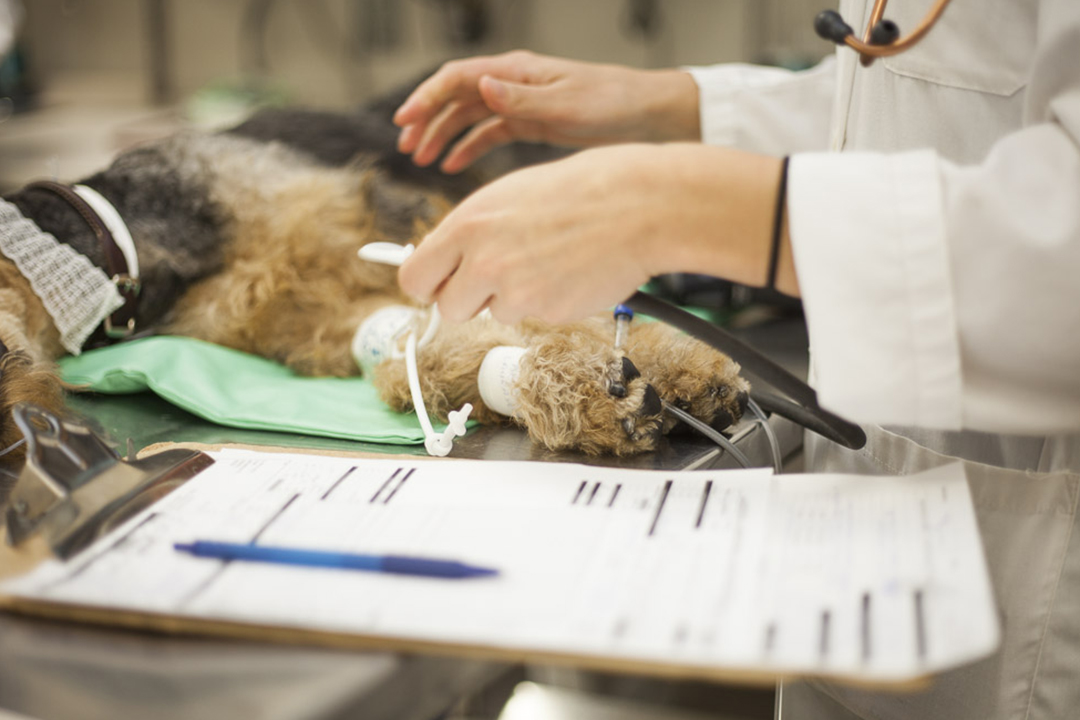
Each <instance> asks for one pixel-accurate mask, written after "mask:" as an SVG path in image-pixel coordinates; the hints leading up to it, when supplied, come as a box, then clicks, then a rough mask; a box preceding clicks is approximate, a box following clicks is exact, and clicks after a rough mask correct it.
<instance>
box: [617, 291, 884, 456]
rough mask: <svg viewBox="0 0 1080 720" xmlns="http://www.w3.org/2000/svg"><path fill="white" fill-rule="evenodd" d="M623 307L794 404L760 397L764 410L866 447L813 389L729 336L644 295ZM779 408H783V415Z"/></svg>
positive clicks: (863, 439)
mask: <svg viewBox="0 0 1080 720" xmlns="http://www.w3.org/2000/svg"><path fill="white" fill-rule="evenodd" d="M625 304H626V305H628V306H629V307H630V309H632V310H633V311H634V312H636V313H641V314H642V315H648V316H650V317H654V318H656V319H657V320H663V321H664V322H666V323H667V324H668V325H673V326H675V327H677V328H679V329H680V330H682V331H684V332H686V333H689V334H690V335H692V336H693V337H695V338H697V339H698V340H701V341H702V342H704V343H706V344H708V345H710V346H712V347H714V348H716V349H717V350H719V351H720V352H722V353H724V354H726V355H728V356H730V357H731V359H733V360H734V361H735V362H737V363H739V364H740V365H742V366H743V368H745V369H746V370H748V371H749V372H751V373H753V374H754V375H756V376H757V377H758V378H760V379H761V380H764V381H765V382H766V383H768V384H769V385H772V386H773V387H774V388H776V389H777V390H779V391H780V392H782V393H784V394H785V395H787V396H789V397H791V398H792V399H793V400H794V401H795V402H794V403H792V402H790V401H786V400H782V399H781V398H776V397H771V396H770V400H768V401H766V402H762V399H763V396H755V399H757V400H758V403H759V404H760V405H761V406H762V407H763V408H765V407H766V403H767V402H770V401H771V406H772V408H774V411H775V412H776V413H777V414H778V415H781V416H782V417H786V418H788V419H790V420H793V421H795V422H797V423H799V424H800V425H802V426H803V427H805V428H807V429H808V430H812V431H814V432H816V433H818V434H819V435H822V436H824V437H826V438H828V439H829V440H832V441H833V442H837V443H839V444H841V445H843V446H844V447H847V448H851V449H852V450H858V449H859V448H861V447H862V446H864V445H865V444H866V433H864V432H863V430H862V428H860V427H859V426H858V425H855V424H854V423H850V422H848V421H847V420H844V419H843V418H841V417H839V416H837V415H834V414H833V413H831V412H829V411H828V410H824V409H823V408H822V407H821V406H820V405H818V401H817V393H816V392H814V389H813V388H812V387H810V386H809V385H807V384H806V383H804V382H803V381H802V380H800V379H799V378H797V377H795V376H794V375H792V374H791V373H789V372H788V371H787V370H785V369H784V368H782V367H780V366H779V365H777V364H776V363H775V362H773V361H772V360H770V359H769V358H767V357H765V356H764V355H762V354H761V353H759V352H758V351H757V350H755V349H753V348H752V347H750V346H749V345H747V344H746V343H744V342H743V341H741V340H739V339H738V338H736V337H734V336H733V335H731V334H730V333H728V332H725V331H724V330H722V329H721V328H719V327H717V326H716V325H713V324H712V323H710V322H707V321H705V320H702V319H701V318H699V317H697V316H696V315H692V314H690V313H688V312H686V311H685V310H683V309H681V308H678V307H675V306H674V305H672V304H671V303H668V302H665V301H663V300H661V299H659V298H656V297H653V296H652V295H647V294H645V293H643V292H636V293H634V294H633V296H631V297H630V299H629V300H627V301H626V303H625ZM779 408H783V412H781V410H780V409H779ZM766 409H768V408H766ZM785 413H786V414H785Z"/></svg>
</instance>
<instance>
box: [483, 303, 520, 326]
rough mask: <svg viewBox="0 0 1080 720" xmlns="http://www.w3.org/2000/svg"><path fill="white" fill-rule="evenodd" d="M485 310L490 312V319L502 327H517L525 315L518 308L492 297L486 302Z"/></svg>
mask: <svg viewBox="0 0 1080 720" xmlns="http://www.w3.org/2000/svg"><path fill="white" fill-rule="evenodd" d="M487 309H488V310H490V311H491V317H493V318H495V319H496V320H498V321H499V322H500V323H502V324H503V325H517V324H518V323H519V322H521V321H522V320H523V319H524V318H525V314H524V313H523V312H522V311H521V309H520V308H518V307H515V306H511V305H510V304H509V303H507V302H505V301H503V300H502V299H501V298H500V297H498V296H495V297H492V298H491V299H490V300H489V301H488V306H487Z"/></svg>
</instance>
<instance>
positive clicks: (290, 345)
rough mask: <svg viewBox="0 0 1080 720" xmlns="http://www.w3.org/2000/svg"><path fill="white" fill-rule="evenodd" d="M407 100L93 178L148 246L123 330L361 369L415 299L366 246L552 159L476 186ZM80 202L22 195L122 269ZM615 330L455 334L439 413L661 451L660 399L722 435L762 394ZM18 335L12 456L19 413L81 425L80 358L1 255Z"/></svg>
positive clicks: (545, 438)
mask: <svg viewBox="0 0 1080 720" xmlns="http://www.w3.org/2000/svg"><path fill="white" fill-rule="evenodd" d="M403 97H404V95H402V96H401V97H393V98H386V99H384V100H383V101H381V102H376V103H373V104H371V105H369V106H367V107H365V108H363V109H362V110H360V111H358V112H355V113H349V114H334V113H324V112H315V111H306V110H296V109H293V110H267V111H263V112H262V113H260V114H257V115H255V116H254V117H253V118H252V119H250V120H248V121H247V122H245V123H243V124H241V125H240V126H238V127H236V128H233V129H232V130H229V131H226V132H221V133H197V132H184V133H181V134H178V135H175V136H173V137H169V138H167V139H164V140H161V141H157V142H152V143H149V144H146V145H142V146H139V147H135V148H133V149H131V150H128V151H126V152H124V153H122V154H120V155H119V156H118V157H117V158H116V159H115V161H114V162H113V163H112V165H110V166H109V167H108V168H106V169H105V170H102V171H101V172H99V173H97V174H94V175H92V176H90V177H88V178H86V179H84V180H82V181H81V182H80V184H82V185H85V186H88V187H90V188H92V189H93V190H95V191H97V193H99V194H100V195H101V196H103V197H104V198H106V199H107V200H108V201H109V202H110V203H111V204H112V205H113V206H114V207H115V209H116V210H117V211H118V212H119V215H120V216H121V217H122V219H123V221H124V223H126V225H127V227H128V229H129V230H130V233H131V236H132V238H133V240H134V245H135V249H136V250H137V255H138V265H139V267H140V273H139V284H140V285H141V287H139V288H138V289H137V292H136V289H135V288H131V287H122V288H121V289H123V290H125V291H126V292H125V293H124V295H125V297H126V298H127V300H128V304H127V305H126V307H125V308H123V309H121V310H120V311H118V312H119V313H120V314H122V315H124V316H125V317H127V318H128V320H130V322H131V326H132V327H131V328H126V327H121V328H119V329H120V330H121V332H120V333H119V334H124V332H125V331H126V330H128V329H133V330H134V332H135V333H136V334H140V335H141V334H145V333H147V332H153V333H158V334H177V335H186V336H190V337H193V338H198V339H201V340H205V341H209V342H212V343H217V344H220V345H224V346H227V347H230V348H235V349H237V350H241V351H244V352H248V353H254V354H256V355H260V356H263V357H266V358H270V359H272V360H276V361H278V362H281V363H283V364H285V365H287V366H288V367H290V368H291V369H293V370H294V371H296V372H297V373H299V374H302V375H309V376H336V377H345V376H351V375H357V374H359V373H360V372H361V370H360V368H359V366H358V363H357V360H356V359H355V357H354V353H353V350H352V346H353V340H354V336H355V335H356V334H357V330H358V328H359V327H360V326H361V324H362V323H363V322H364V321H365V320H366V319H368V318H369V317H371V316H372V315H373V314H375V313H377V312H378V311H380V310H383V309H385V308H387V307H390V306H411V305H413V303H412V301H411V300H410V299H409V298H407V297H406V296H405V295H404V294H403V293H402V292H401V291H400V290H399V289H398V287H397V284H396V268H394V267H391V266H387V265H382V264H378V263H372V262H366V261H364V260H361V259H360V258H359V257H357V249H358V248H360V247H361V246H363V245H365V244H367V243H371V242H393V243H398V244H404V243H418V242H420V241H421V239H422V238H423V236H424V234H425V232H426V230H427V229H430V228H431V227H433V226H434V225H435V224H436V223H437V222H438V221H439V219H440V217H441V216H442V215H444V214H445V213H446V212H447V211H448V210H449V209H450V208H451V207H452V206H453V204H454V202H455V201H457V200H460V199H461V198H463V197H464V196H465V195H466V194H468V193H469V192H470V191H472V190H474V189H475V188H476V187H478V186H479V185H480V184H481V183H483V182H485V181H486V180H488V179H490V178H492V177H494V176H497V175H498V174H500V173H501V172H505V171H506V170H512V169H513V168H514V167H516V166H520V165H522V164H527V163H529V162H531V161H535V160H536V159H537V158H536V157H529V154H530V153H533V154H537V155H539V159H541V160H543V159H547V158H548V157H549V154H548V152H549V151H548V150H546V149H544V148H536V147H532V146H519V147H516V148H508V149H506V150H505V151H504V152H503V153H502V157H501V158H500V157H492V158H490V159H488V160H486V161H485V162H484V163H482V164H481V166H480V167H478V168H475V169H473V170H471V171H469V172H467V173H464V174H462V175H457V176H448V175H444V174H441V173H439V172H438V171H436V170H431V169H423V168H418V167H416V166H414V165H413V164H412V163H411V162H410V161H409V159H408V158H406V157H404V156H402V155H400V154H399V153H398V152H397V151H396V150H395V139H396V131H395V128H394V127H393V126H392V125H391V123H390V122H389V117H390V114H391V113H392V110H393V108H395V107H396V106H397V103H398V101H399V100H400V99H402V98H403ZM69 196H70V192H65V191H64V190H63V189H59V190H58V189H57V188H56V187H52V186H41V185H34V184H32V185H29V186H27V187H25V188H23V189H21V190H19V191H17V192H15V193H13V194H11V195H10V196H8V198H7V199H8V200H9V201H10V202H12V203H14V204H15V205H16V206H17V207H18V208H19V210H20V211H21V213H22V214H23V215H24V216H26V217H27V218H29V219H31V220H32V221H33V222H34V223H36V224H37V225H38V226H39V227H40V228H41V229H42V230H44V231H46V232H48V233H51V234H52V235H53V236H55V237H56V238H57V239H58V240H59V241H61V242H63V243H66V244H67V245H69V246H70V247H72V248H74V249H76V250H78V251H79V252H80V253H82V254H83V255H85V256H86V257H87V258H88V259H89V260H90V261H91V262H93V263H94V264H95V265H97V266H98V267H101V268H103V269H108V268H110V267H111V266H110V258H109V257H108V256H107V254H106V251H105V250H104V249H103V248H102V247H101V242H100V239H99V237H98V236H97V235H95V232H94V231H93V230H92V225H93V223H94V221H95V219H94V218H90V219H88V218H87V217H85V215H86V213H87V211H86V209H85V208H80V207H79V206H78V203H77V202H74V201H72V200H71V198H70V197H69ZM108 274H110V275H111V274H112V273H111V272H110V273H108ZM118 279H119V280H120V281H121V283H122V279H121V278H118ZM112 329H113V330H114V332H113V333H112V334H113V335H115V334H117V333H116V332H115V330H116V328H112ZM97 334H98V335H99V336H100V335H101V334H102V333H101V332H100V330H99V332H98V333H97ZM614 334H615V330H614V321H613V319H612V318H611V317H610V316H609V317H596V318H593V319H589V320H587V321H584V322H579V323H575V324H571V325H566V326H551V325H547V324H544V323H541V322H539V321H535V320H527V321H525V322H522V323H520V324H518V325H515V326H504V325H500V324H498V323H497V322H495V321H494V320H490V319H483V318H477V319H474V320H472V321H470V322H468V323H464V324H461V325H448V324H443V325H442V327H441V328H440V329H439V330H438V332H437V333H436V335H435V336H434V339H433V340H432V341H431V342H430V343H428V344H427V345H425V346H424V347H423V348H422V349H421V350H420V351H419V354H418V365H419V376H420V380H421V386H422V391H423V397H424V400H425V403H426V405H427V409H428V411H429V412H430V413H431V414H432V415H434V416H436V417H439V418H441V419H443V420H445V419H446V417H447V414H448V413H449V412H450V411H451V410H454V409H456V408H458V407H460V406H461V405H462V404H463V403H465V402H469V403H472V404H473V406H474V408H475V410H474V412H473V415H472V417H473V418H474V419H477V420H479V421H480V422H481V423H517V424H519V425H521V426H523V427H524V428H526V429H527V430H528V432H529V434H530V436H531V437H532V438H533V439H534V440H535V441H536V442H538V443H541V444H542V445H544V446H546V447H548V448H551V449H578V450H582V451H585V452H588V453H615V454H620V455H626V454H632V453H638V452H643V451H648V450H651V449H653V448H655V447H656V445H657V443H658V441H659V439H660V436H661V434H662V433H663V432H665V431H667V430H669V429H670V428H671V427H672V426H673V425H674V424H675V421H674V420H673V419H668V418H666V417H665V415H664V413H663V412H662V405H661V400H664V401H667V402H669V403H672V404H674V405H676V406H678V407H680V408H682V409H684V410H686V411H688V412H690V413H691V414H693V415H694V416H696V417H697V418H699V419H701V420H703V421H705V422H707V423H710V424H712V425H713V426H715V427H718V428H720V429H722V428H723V427H725V426H727V425H729V424H731V423H733V422H735V421H737V420H738V419H739V418H740V417H741V415H742V413H743V410H744V409H745V404H746V398H747V393H748V390H749V386H748V384H747V382H746V381H745V380H744V379H742V378H741V377H740V376H739V374H738V373H739V367H738V365H737V364H736V363H735V362H734V361H732V360H731V359H730V358H728V357H726V356H725V355H723V354H721V353H718V352H716V351H714V350H712V349H711V348H709V347H707V346H705V345H704V344H702V343H700V342H698V341H696V340H694V339H692V338H689V337H687V336H686V335H684V334H682V333H680V332H678V331H676V330H674V329H672V328H670V327H668V326H666V325H664V324H662V323H635V324H634V326H633V328H632V330H631V332H630V334H629V339H628V341H627V342H626V343H625V345H624V346H623V347H622V348H621V349H616V348H615V346H614ZM0 341H2V343H3V345H4V348H0V351H3V353H4V354H3V358H2V360H0V450H2V449H3V448H7V447H9V446H10V445H12V444H13V443H15V442H17V441H18V440H19V438H20V437H21V432H20V431H19V430H18V428H16V427H15V426H14V423H13V422H12V419H11V408H12V406H13V405H14V404H15V403H18V402H23V401H29V402H32V403H36V404H39V405H42V406H44V407H46V408H47V409H50V410H52V411H53V412H62V406H63V398H62V394H63V388H62V384H61V382H60V380H59V378H58V376H57V374H56V371H55V368H54V365H53V362H54V361H55V360H56V359H57V358H59V357H60V356H61V355H62V354H63V353H64V352H65V351H64V348H63V346H62V345H61V342H60V335H59V331H58V330H57V327H56V324H55V323H54V322H53V318H52V317H51V316H50V314H49V312H47V311H46V309H45V306H44V305H43V304H42V302H41V300H40V299H39V298H38V296H37V295H35V292H34V289H33V288H32V286H31V283H30V282H29V281H28V280H27V278H25V277H24V276H23V275H22V274H20V272H19V271H18V269H17V268H16V266H15V264H14V263H12V262H11V261H9V260H8V259H7V258H0ZM496 347H510V348H521V350H516V351H514V352H512V353H511V354H510V357H512V358H513V359H514V360H516V367H515V368H513V370H514V372H512V373H510V375H505V377H509V378H510V380H508V381H505V382H504V387H503V388H501V390H502V391H505V392H504V394H505V396H506V398H508V399H509V400H510V401H511V406H510V407H509V408H507V407H501V408H500V407H493V405H496V406H497V405H498V403H488V402H485V400H484V398H483V397H482V396H481V392H480V389H479V386H478V379H477V378H478V372H479V371H480V368H481V365H482V364H483V361H484V359H485V357H486V356H487V355H488V352H489V351H490V350H492V349H493V348H496ZM373 373H374V377H373V380H374V382H375V384H376V386H377V388H378V390H379V393H380V395H381V397H382V398H383V400H384V401H385V402H386V403H388V404H389V405H390V406H391V407H392V408H394V409H395V410H398V411H401V412H407V411H410V410H411V409H412V400H411V398H410V393H409V388H408V381H407V377H406V370H405V363H404V361H403V360H402V359H401V358H400V357H389V358H387V359H385V360H384V361H383V362H381V363H380V364H378V365H377V367H374V369H373ZM489 395H490V394H489ZM489 399H490V397H489ZM500 409H501V410H502V412H501V413H500V412H498V411H497V410H500ZM502 413H510V417H508V416H507V415H505V414H502ZM18 455H19V453H18V452H15V453H11V454H10V455H9V456H8V457H6V458H4V461H14V460H15V459H16V458H18Z"/></svg>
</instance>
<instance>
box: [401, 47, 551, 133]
mask: <svg viewBox="0 0 1080 720" xmlns="http://www.w3.org/2000/svg"><path fill="white" fill-rule="evenodd" d="M538 61H539V58H537V57H536V56H534V55H533V54H532V53H529V52H526V51H514V52H509V53H505V54H503V55H495V56H481V57H474V58H467V59H464V60H450V61H449V62H446V63H444V64H443V66H442V67H441V68H439V69H438V70H437V71H436V72H435V73H434V74H433V75H432V76H431V77H429V78H427V79H426V80H424V81H423V82H422V83H420V84H419V85H418V86H417V87H416V89H415V90H413V91H412V93H411V94H410V95H409V97H407V98H406V99H405V102H403V103H402V104H401V106H400V107H399V108H398V109H397V110H396V111H395V112H394V118H393V121H394V124H395V125H397V126H398V127H405V126H406V125H413V124H416V123H421V124H423V123H426V122H428V121H429V120H431V118H433V117H435V115H437V114H438V113H439V112H440V111H441V110H442V108H443V107H444V106H445V105H446V104H447V103H449V102H453V101H458V102H472V101H474V100H479V89H478V84H479V81H480V78H481V77H483V76H484V75H498V76H499V77H503V78H509V79H523V78H524V77H525V76H526V75H527V74H528V73H529V72H530V70H531V69H534V68H535V66H536V65H537V63H538Z"/></svg>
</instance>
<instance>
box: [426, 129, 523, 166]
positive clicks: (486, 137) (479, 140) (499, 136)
mask: <svg viewBox="0 0 1080 720" xmlns="http://www.w3.org/2000/svg"><path fill="white" fill-rule="evenodd" d="M514 139H515V137H514V134H513V133H512V131H511V130H510V127H509V124H508V123H507V121H506V120H505V119H504V118H501V117H499V116H498V115H496V116H495V117H490V118H488V119H487V120H484V121H482V122H480V123H477V124H476V125H474V126H473V128H472V129H471V130H469V132H468V133H466V134H465V136H464V137H463V138H461V139H460V140H458V141H457V142H456V143H455V144H454V147H452V148H451V149H450V152H449V153H447V154H446V158H444V159H443V162H442V165H441V166H440V168H441V169H442V171H443V172H445V173H456V172H461V171H462V170H464V169H465V168H467V167H469V166H470V165H472V164H473V163H474V162H476V160H477V159H479V158H481V157H483V156H484V155H485V154H486V153H488V152H490V151H491V150H493V149H494V148H496V147H498V146H500V145H505V144H506V143H508V142H511V141H512V140H514Z"/></svg>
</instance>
